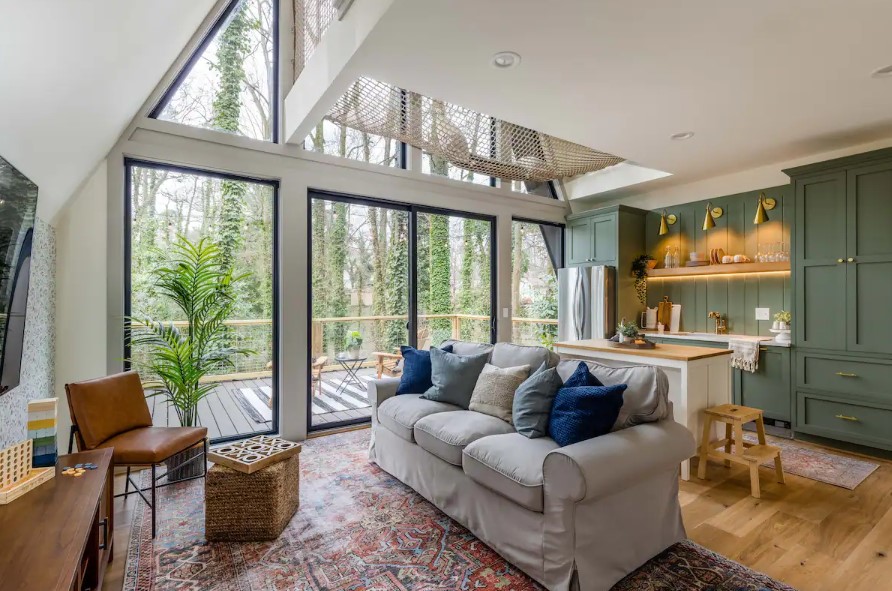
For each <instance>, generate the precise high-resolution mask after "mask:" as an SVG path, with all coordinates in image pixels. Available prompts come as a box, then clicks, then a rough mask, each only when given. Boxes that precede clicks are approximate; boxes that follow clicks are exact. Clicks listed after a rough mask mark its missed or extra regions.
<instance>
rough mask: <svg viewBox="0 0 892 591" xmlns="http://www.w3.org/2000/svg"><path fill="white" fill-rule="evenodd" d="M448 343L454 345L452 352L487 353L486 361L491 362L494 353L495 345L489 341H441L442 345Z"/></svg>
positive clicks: (457, 353) (463, 353)
mask: <svg viewBox="0 0 892 591" xmlns="http://www.w3.org/2000/svg"><path fill="white" fill-rule="evenodd" d="M447 345H451V346H452V352H453V353H455V354H456V355H480V354H481V353H486V362H487V363H489V358H490V357H491V355H492V350H493V346H492V345H491V344H489V343H475V342H472V341H458V340H455V339H447V340H445V341H443V342H442V343H440V347H441V348H444V349H445V347H446V346H447ZM514 365H520V364H519V363H515V364H514Z"/></svg>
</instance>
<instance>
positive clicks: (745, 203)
mask: <svg viewBox="0 0 892 591" xmlns="http://www.w3.org/2000/svg"><path fill="white" fill-rule="evenodd" d="M761 192H764V193H765V196H766V197H771V198H774V199H775V200H777V206H776V207H775V208H774V209H773V210H771V211H769V212H768V216H769V218H770V221H768V222H765V223H762V224H759V225H755V224H754V223H753V218H754V217H755V215H756V208H757V206H758V202H759V193H761ZM793 201H794V199H793V194H792V186H790V185H783V186H780V187H772V188H769V189H762V190H758V191H749V192H747V193H739V194H736V195H727V196H724V197H716V198H713V199H709V200H708V202H707V201H697V202H694V203H686V204H683V205H675V206H671V207H668V208H666V211H667V213H669V214H675V215H676V216H678V222H677V223H676V224H675V225H671V226H669V233H668V234H667V235H665V236H660V235H659V230H660V214H661V213H662V210H658V211H652V212H650V213H649V214H648V215H647V222H646V230H645V231H646V245H647V252H648V254H650V255H651V256H652V257H654V258H655V259H656V260H657V267H658V268H661V267H662V266H663V259H664V257H665V256H666V248H667V247H673V248H674V247H677V248H678V249H679V253H680V257H679V258H680V260H681V265H682V266H684V264H685V262H686V261H687V260H688V258H689V255H690V253H691V252H699V253H704V254H706V256H707V257H708V256H709V251H710V250H711V249H713V248H721V249H723V250H724V251H725V253H726V254H729V255H734V254H745V255H747V256H748V257H749V258H751V259H753V260H755V259H756V255H757V253H758V252H759V248H760V245H762V248H763V249H765V248H766V247H767V245H774V244H777V243H782V244H785V245H786V249H787V250H789V248H790V246H789V244H790V226H791V224H792V222H793ZM707 203H711V204H712V207H721V208H722V209H723V210H724V214H723V215H722V217H720V218H716V220H715V227H714V228H712V229H710V230H703V218H704V217H705V215H706V205H707ZM663 296H669V299H670V300H672V302H673V303H675V304H681V306H682V318H681V330H683V331H694V332H712V331H713V330H714V328H715V323H714V321H713V320H711V319H709V318H707V315H708V314H709V312H711V311H716V312H720V313H722V314H723V315H724V316H725V318H727V322H728V331H729V332H731V333H735V334H750V335H770V334H771V333H770V332H769V330H768V329H769V328H771V320H767V321H762V320H759V321H757V320H756V316H755V312H756V308H770V310H771V316H770V318H772V317H773V316H774V314H775V313H776V312H779V311H780V310H789V309H790V302H791V300H792V293H791V286H790V275H789V274H788V273H787V274H775V273H772V274H741V275H716V276H700V277H679V278H672V279H648V282H647V302H648V305H649V306H651V307H653V306H656V304H657V303H658V302H659V301H660V300H662V299H663ZM794 321H795V319H794Z"/></svg>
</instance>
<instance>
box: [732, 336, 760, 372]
mask: <svg viewBox="0 0 892 591" xmlns="http://www.w3.org/2000/svg"><path fill="white" fill-rule="evenodd" d="M760 342H761V339H755V338H750V339H747V338H739V337H735V338H733V339H731V340H730V341H728V348H729V349H731V367H734V368H737V369H742V370H743V371H748V372H750V373H756V370H757V369H759V343H760Z"/></svg>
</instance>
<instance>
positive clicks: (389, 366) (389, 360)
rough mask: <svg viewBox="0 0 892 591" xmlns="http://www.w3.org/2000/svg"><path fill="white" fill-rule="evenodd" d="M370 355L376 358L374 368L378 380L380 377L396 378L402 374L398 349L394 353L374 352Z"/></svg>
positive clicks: (401, 362)
mask: <svg viewBox="0 0 892 591" xmlns="http://www.w3.org/2000/svg"><path fill="white" fill-rule="evenodd" d="M372 355H374V356H375V357H377V360H376V361H375V368H376V370H377V373H378V379H379V380H380V379H381V377H382V376H388V377H391V378H396V377H399V376H400V375H401V374H402V373H403V356H402V354H400V352H399V349H397V350H396V353H383V352H380V351H376V352H375V353H372Z"/></svg>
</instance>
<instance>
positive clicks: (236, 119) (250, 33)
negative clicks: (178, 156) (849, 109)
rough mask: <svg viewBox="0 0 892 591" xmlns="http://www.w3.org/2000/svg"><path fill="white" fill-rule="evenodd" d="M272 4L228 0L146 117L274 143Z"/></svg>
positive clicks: (262, 0) (274, 22)
mask: <svg viewBox="0 0 892 591" xmlns="http://www.w3.org/2000/svg"><path fill="white" fill-rule="evenodd" d="M277 4H278V2H277V0H233V2H232V4H231V5H230V6H229V7H228V8H227V9H226V11H225V12H224V13H223V14H222V15H221V16H220V18H219V19H218V21H217V22H216V23H215V24H214V26H213V27H212V29H211V31H210V33H209V34H208V36H207V37H206V38H205V39H204V40H203V41H202V42H201V44H200V45H199V46H198V49H197V50H196V51H195V54H193V56H192V58H191V59H190V60H189V61H188V62H187V64H186V66H185V67H184V68H183V71H182V72H180V74H179V75H178V76H177V77H176V79H175V80H174V83H173V84H172V85H171V87H170V88H169V89H168V90H167V92H166V93H165V94H164V97H163V98H162V99H161V102H160V103H159V104H158V106H156V107H155V109H154V110H153V111H152V113H151V115H150V116H151V117H154V118H156V119H162V120H164V121H173V122H176V123H182V124H183V125H191V126H193V127H203V128H205V129H214V130H217V131H225V132H228V133H232V134H235V135H241V136H245V137H249V138H254V139H258V140H268V141H276V136H277V133H276V131H277V130H276V127H277V120H278V116H277V103H278V101H277V98H276V96H277V94H278V93H277V91H278V82H277V80H278V77H277V76H276V72H277V71H278V68H277V63H278V56H277V53H278V51H277V50H278V43H277V41H276V39H277V32H276V25H277V19H276V14H277V9H278V6H277Z"/></svg>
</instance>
